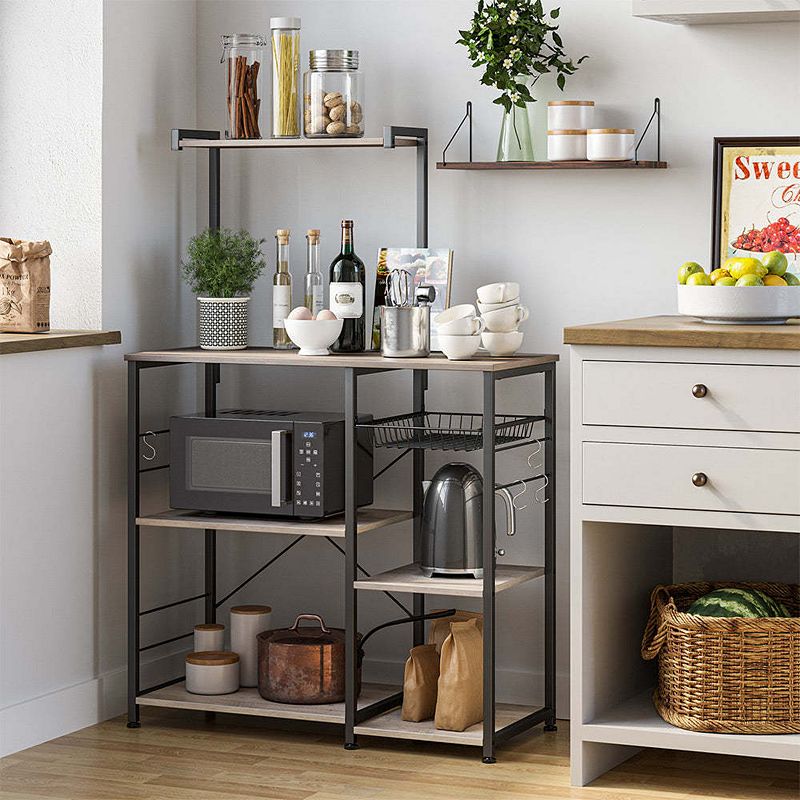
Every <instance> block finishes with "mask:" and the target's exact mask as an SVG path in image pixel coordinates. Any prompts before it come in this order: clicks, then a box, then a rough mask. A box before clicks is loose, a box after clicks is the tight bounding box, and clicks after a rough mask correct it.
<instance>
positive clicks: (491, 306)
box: [478, 297, 519, 314]
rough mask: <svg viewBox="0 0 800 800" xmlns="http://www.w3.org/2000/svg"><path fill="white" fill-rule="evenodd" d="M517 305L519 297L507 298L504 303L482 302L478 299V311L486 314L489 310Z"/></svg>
mask: <svg viewBox="0 0 800 800" xmlns="http://www.w3.org/2000/svg"><path fill="white" fill-rule="evenodd" d="M516 305H519V297H514V298H513V299H511V300H506V301H505V302H504V303H482V302H481V301H480V300H478V311H480V312H481V314H486V313H487V312H488V311H498V310H499V309H501V308H509V307H510V306H516Z"/></svg>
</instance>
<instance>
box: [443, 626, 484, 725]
mask: <svg viewBox="0 0 800 800" xmlns="http://www.w3.org/2000/svg"><path fill="white" fill-rule="evenodd" d="M482 719H483V634H482V633H481V632H480V631H479V630H478V620H476V619H470V620H467V621H466V622H453V623H452V624H451V625H450V635H449V636H448V637H447V638H446V639H445V640H444V644H443V645H442V654H441V658H440V661H439V696H438V698H437V701H436V716H435V718H434V724H435V725H436V727H437V728H438V729H439V730H443V731H463V730H466V729H467V728H469V727H470V725H475V724H476V723H477V722H480V721H481V720H482Z"/></svg>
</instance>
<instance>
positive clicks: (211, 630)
mask: <svg viewBox="0 0 800 800" xmlns="http://www.w3.org/2000/svg"><path fill="white" fill-rule="evenodd" d="M224 649H225V626H224V625H222V624H220V623H219V622H207V623H204V624H202V625H195V626H194V651H195V652H196V653H202V652H206V651H208V650H215V651H220V650H224Z"/></svg>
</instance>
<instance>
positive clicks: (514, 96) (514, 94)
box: [511, 92, 519, 103]
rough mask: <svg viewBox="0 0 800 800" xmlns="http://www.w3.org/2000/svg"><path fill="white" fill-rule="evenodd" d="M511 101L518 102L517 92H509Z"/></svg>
mask: <svg viewBox="0 0 800 800" xmlns="http://www.w3.org/2000/svg"><path fill="white" fill-rule="evenodd" d="M511 102H512V103H517V102H519V92H511Z"/></svg>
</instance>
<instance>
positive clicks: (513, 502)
mask: <svg viewBox="0 0 800 800" xmlns="http://www.w3.org/2000/svg"><path fill="white" fill-rule="evenodd" d="M519 482H520V485H521V486H522V491H521V492H517V493H516V494H512V495H511V505H512V506H513V507H514V508H515V509H516V510H517V511H523V510H524V509H526V508H527V507H528V504H527V503H525V505H524V506H518V505H517V498H518V497H522V495H524V494H525V492H527V491H528V484H527V483H525V481H524V480H522V479H520V481H519ZM513 486H516V484H513ZM509 494H510V491H509Z"/></svg>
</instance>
